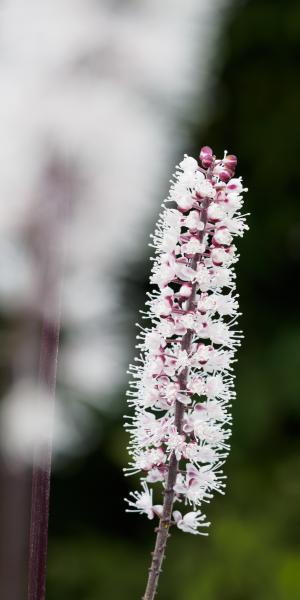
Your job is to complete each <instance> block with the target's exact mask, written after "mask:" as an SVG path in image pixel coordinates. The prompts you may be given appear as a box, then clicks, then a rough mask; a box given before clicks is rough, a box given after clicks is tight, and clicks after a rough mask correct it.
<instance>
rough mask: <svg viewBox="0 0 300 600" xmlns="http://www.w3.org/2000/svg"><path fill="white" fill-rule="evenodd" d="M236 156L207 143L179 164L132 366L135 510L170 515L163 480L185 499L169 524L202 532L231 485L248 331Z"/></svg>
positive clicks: (160, 229) (157, 234)
mask: <svg viewBox="0 0 300 600" xmlns="http://www.w3.org/2000/svg"><path fill="white" fill-rule="evenodd" d="M236 163H237V159H236V157H235V156H233V155H228V154H227V152H225V153H224V157H223V158H222V159H217V158H216V157H215V156H214V155H213V151H212V150H211V148H209V147H208V146H205V147H203V148H202V149H201V152H200V157H199V163H198V162H197V161H196V160H195V159H194V158H192V157H190V156H187V155H185V156H184V159H183V161H182V162H181V163H180V164H179V166H178V167H177V169H176V172H175V175H174V181H171V189H170V194H169V197H168V199H167V200H166V201H165V203H163V205H162V206H163V211H162V213H161V215H160V217H159V221H158V223H157V229H156V231H155V235H154V236H153V244H151V245H152V246H153V247H154V248H155V254H156V256H155V258H154V259H153V260H154V264H153V268H152V275H151V280H150V281H151V283H152V284H153V285H154V286H155V289H154V290H153V291H152V293H149V294H148V301H147V302H146V305H147V311H141V312H142V313H143V318H144V319H150V322H151V325H150V327H149V328H148V327H145V328H144V327H141V326H139V327H140V333H139V335H138V338H137V339H138V340H139V343H138V345H137V348H139V349H140V352H141V353H140V356H139V357H138V358H136V359H135V361H136V364H135V365H131V366H130V371H129V372H130V373H131V376H132V381H131V383H130V390H129V391H128V392H127V394H128V403H129V405H130V406H134V409H135V413H134V416H130V417H126V419H127V423H126V428H127V431H129V432H130V436H131V439H130V444H129V454H130V456H131V463H130V467H129V468H128V469H126V472H127V474H134V473H138V472H140V473H141V479H142V490H141V491H138V492H131V497H130V499H129V500H127V502H128V504H129V508H128V512H131V511H133V512H134V511H136V512H139V513H142V514H146V515H147V516H148V518H149V519H153V518H154V517H155V516H156V517H158V518H159V519H163V518H164V513H165V511H166V509H165V504H164V506H163V505H162V504H154V503H153V492H155V497H156V495H157V490H154V489H153V487H156V486H155V484H156V482H161V484H162V486H163V495H164V497H166V493H167V492H168V491H169V493H170V492H171V494H173V497H172V502H171V510H173V502H176V503H179V508H181V510H180V511H179V510H174V511H173V513H172V516H170V517H169V524H176V525H177V527H178V528H179V529H181V530H183V531H185V532H190V533H193V534H196V533H202V532H204V531H205V530H202V528H203V527H207V526H208V525H209V523H207V522H206V517H205V515H203V514H202V510H201V509H202V503H203V502H209V501H210V500H211V498H212V496H213V492H220V493H222V494H223V493H224V487H225V484H224V479H225V476H224V475H223V471H222V465H223V463H224V460H225V458H226V457H227V455H228V450H229V442H228V440H229V437H230V433H231V432H230V425H231V414H230V407H231V401H232V399H233V398H234V397H235V392H234V385H233V379H234V375H233V367H232V365H233V363H234V362H235V359H234V355H235V351H236V349H237V347H238V346H239V345H240V339H241V338H242V337H243V336H242V335H241V332H240V331H238V330H237V329H236V328H235V326H236V320H237V317H238V316H239V314H240V313H239V312H238V309H239V306H238V299H237V298H238V295H237V294H236V293H235V277H236V276H235V272H234V264H235V263H236V262H237V260H238V255H237V250H236V247H235V245H234V244H233V238H234V237H236V236H239V237H241V236H243V233H244V231H245V230H247V229H248V226H247V225H246V224H245V216H246V215H241V212H240V211H241V207H242V205H243V199H242V193H243V192H245V191H247V189H246V188H244V187H243V184H242V181H241V178H235V177H234V172H235V167H236ZM166 203H168V205H166ZM169 203H171V204H169ZM170 469H172V471H173V474H172V476H171V474H170ZM174 470H175V474H174ZM172 477H173V481H174V484H173V485H172V490H171V491H170V490H168V486H170V481H171V479H172ZM184 513H185V514H184ZM171 519H172V520H171Z"/></svg>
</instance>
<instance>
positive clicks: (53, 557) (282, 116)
mask: <svg viewBox="0 0 300 600" xmlns="http://www.w3.org/2000/svg"><path fill="white" fill-rule="evenodd" d="M299 37H300V5H299V3H298V2H294V1H292V0H287V1H285V2H283V1H281V2H280V1H278V2H274V0H273V1H262V0H253V1H250V2H242V3H239V4H238V5H237V6H236V7H235V9H234V10H233V11H232V14H231V17H230V19H229V21H228V23H227V26H226V30H225V32H224V36H223V42H222V48H221V51H220V59H219V60H220V67H219V75H218V80H217V82H216V85H215V88H214V89H213V90H212V93H211V97H210V100H209V104H210V105H211V108H210V113H209V116H208V119H207V120H206V123H205V126H203V125H202V126H201V127H200V126H199V125H197V107H196V108H195V114H193V115H192V116H191V120H190V122H186V123H183V127H184V128H186V129H188V130H189V136H190V147H188V148H183V149H182V150H183V151H186V152H188V153H191V154H193V155H197V153H198V151H199V148H200V146H201V145H204V144H209V145H211V146H212V147H213V148H214V150H215V152H216V153H217V154H221V153H222V151H223V149H224V148H227V149H228V151H230V152H233V153H236V154H237V155H238V157H239V169H238V174H242V175H243V177H244V181H245V183H246V185H248V186H249V194H248V195H247V197H246V210H247V211H248V210H249V211H250V212H251V216H250V217H249V224H250V232H249V233H248V234H247V235H246V237H245V238H244V239H243V240H242V241H241V243H240V252H241V260H240V264H239V267H238V292H239V293H240V301H241V309H242V312H243V317H242V319H241V325H242V328H243V330H244V333H245V341H244V343H243V347H242V349H241V351H240V353H239V363H238V367H237V370H236V374H237V400H236V403H235V405H234V409H233V410H234V428H233V437H232V451H231V455H230V458H229V460H228V462H227V465H226V473H227V475H228V488H227V494H226V496H225V497H224V498H223V497H217V498H215V499H214V500H213V502H212V503H211V505H210V506H208V508H207V511H206V512H207V514H208V516H209V520H211V521H212V527H211V531H210V536H209V538H208V539H205V538H198V537H193V536H189V535H187V534H183V533H177V532H174V534H173V535H172V537H171V540H170V542H169V547H168V551H167V560H166V562H165V567H164V570H163V573H162V576H161V587H160V592H159V598H161V600H171V599H172V600H183V599H184V600H197V599H198V598H199V599H200V598H201V599H205V600H254V599H255V600H292V599H296V598H300V554H299V545H298V544H299V537H297V525H298V523H297V521H298V515H299V500H300V482H299V466H300V458H299V453H298V452H297V450H298V443H297V437H296V436H297V426H298V424H299V413H300V405H299V389H300V385H299V373H300V352H299V348H300V321H299V316H298V306H299V295H298V294H299V292H297V280H298V277H299V271H298V268H299V260H300V221H299V206H298V205H299V200H298V195H299V192H298V182H297V176H298V161H299V158H298V143H299V137H300V136H299V128H300V120H299V105H300V86H299V73H298V59H299ZM178 158H179V157H178ZM169 175H170V174H169V173H166V182H167V181H168V179H169ZM163 193H164V190H162V194H163ZM159 201H160V199H158V205H159ZM146 254H147V240H145V256H144V257H141V258H140V259H139V260H137V262H136V263H135V264H134V265H132V264H131V265H128V273H127V274H126V273H125V275H124V282H123V283H124V287H123V289H124V303H125V304H126V305H127V307H128V308H129V309H130V310H131V312H132V314H133V319H132V323H128V327H129V328H130V331H131V335H132V336H133V335H134V332H133V331H132V330H133V329H134V327H133V323H134V321H135V320H136V314H137V311H138V308H139V307H141V306H142V304H143V302H144V295H145V291H146V290H147V281H148V275H149V268H150V267H149V262H148V256H147V255H146ZM132 352H133V349H132V348H130V349H129V351H128V360H130V358H131V355H132ZM114 406H115V407H116V406H117V407H118V408H115V414H114V415H113V416H109V417H108V416H107V414H106V415H103V416H98V417H97V415H95V418H99V425H100V421H101V430H102V432H103V437H102V438H101V440H100V444H99V446H98V447H97V448H96V449H95V450H94V451H93V452H92V454H90V455H89V456H87V457H86V458H84V459H83V458H81V459H79V460H78V461H77V462H76V461H75V462H73V463H72V464H71V465H69V466H67V467H66V468H64V469H63V470H61V471H60V472H59V473H57V474H56V475H54V478H53V486H52V504H51V520H50V554H49V569H48V600H57V599H59V598H64V600H69V599H70V600H71V599H72V600H98V599H99V598H110V599H111V600H113V599H114V598H121V597H122V598H123V599H124V600H127V599H128V600H132V599H133V598H140V597H141V595H142V593H143V588H144V584H145V578H146V569H147V568H148V566H149V565H148V563H149V560H150V551H151V550H152V545H153V539H154V534H153V524H152V523H151V522H148V521H147V519H144V518H142V517H138V516H135V515H125V514H124V504H123V497H124V496H125V495H127V494H128V490H129V489H130V486H133V485H134V481H133V480H131V481H129V480H124V479H123V476H122V473H121V470H120V469H121V467H122V466H123V465H124V464H125V463H126V460H127V457H126V450H125V446H126V441H127V440H126V436H125V434H124V432H123V430H122V423H121V414H122V412H123V410H124V390H120V392H119V395H118V398H117V399H116V402H115V404H114ZM103 421H104V425H103ZM298 531H299V530H298Z"/></svg>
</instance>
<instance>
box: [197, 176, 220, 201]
mask: <svg viewBox="0 0 300 600" xmlns="http://www.w3.org/2000/svg"><path fill="white" fill-rule="evenodd" d="M196 191H197V192H199V194H201V196H204V197H207V198H215V197H216V190H215V189H214V187H213V186H212V184H211V183H210V182H209V181H207V180H204V181H201V182H199V183H198V185H197V188H196Z"/></svg>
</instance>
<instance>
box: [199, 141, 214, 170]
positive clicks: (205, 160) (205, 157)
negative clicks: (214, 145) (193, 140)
mask: <svg viewBox="0 0 300 600" xmlns="http://www.w3.org/2000/svg"><path fill="white" fill-rule="evenodd" d="M199 158H200V161H201V163H202V166H203V167H204V168H205V169H207V168H208V167H210V165H211V163H212V161H213V151H212V149H211V148H210V147H209V146H203V147H202V148H201V150H200V154H199Z"/></svg>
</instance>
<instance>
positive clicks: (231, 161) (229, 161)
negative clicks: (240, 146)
mask: <svg viewBox="0 0 300 600" xmlns="http://www.w3.org/2000/svg"><path fill="white" fill-rule="evenodd" d="M223 163H224V166H225V167H226V169H228V170H229V171H232V173H234V171H235V168H236V165H237V157H236V156H235V155H234V154H227V156H225V157H224V160H223Z"/></svg>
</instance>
